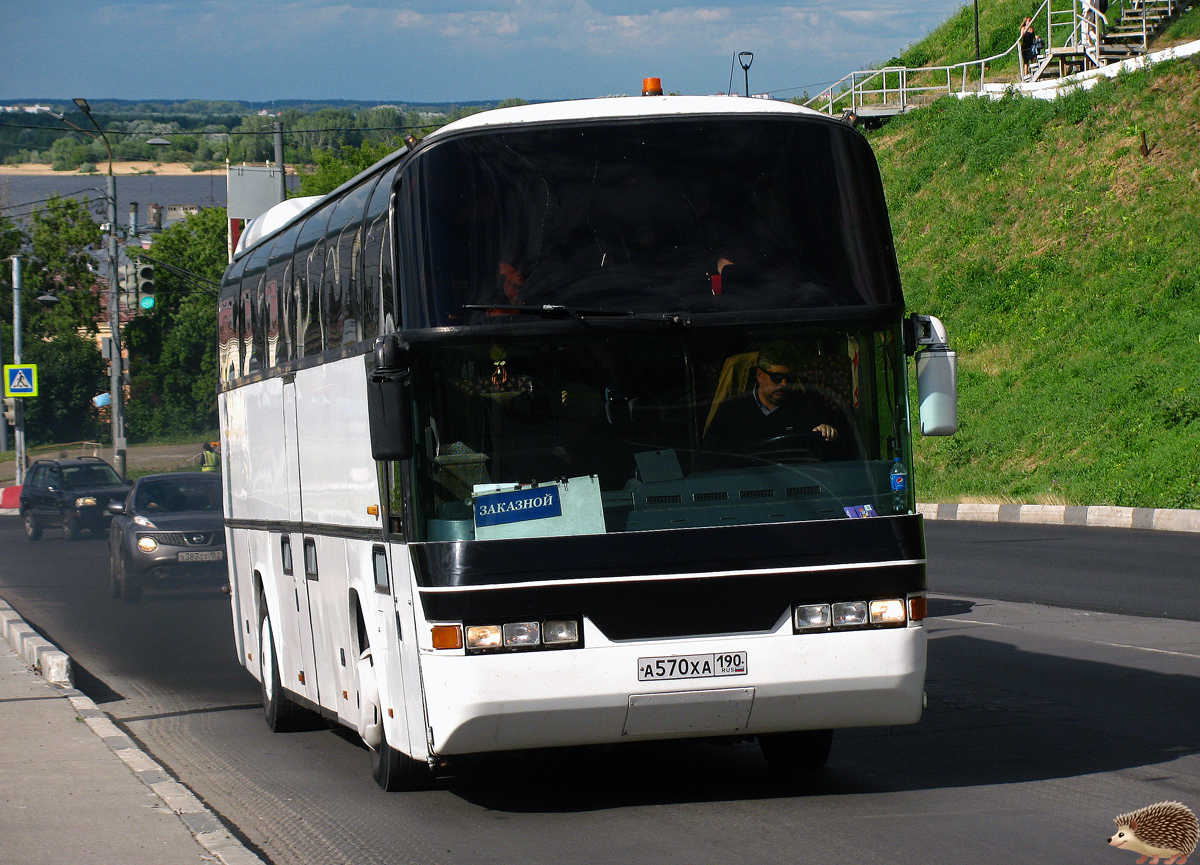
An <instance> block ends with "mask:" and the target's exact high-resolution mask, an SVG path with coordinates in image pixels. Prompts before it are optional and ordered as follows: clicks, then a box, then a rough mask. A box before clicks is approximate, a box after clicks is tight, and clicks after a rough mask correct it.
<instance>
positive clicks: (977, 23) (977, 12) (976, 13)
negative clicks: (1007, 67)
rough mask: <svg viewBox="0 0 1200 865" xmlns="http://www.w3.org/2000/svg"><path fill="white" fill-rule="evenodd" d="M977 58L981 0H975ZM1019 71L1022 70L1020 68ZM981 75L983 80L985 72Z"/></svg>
mask: <svg viewBox="0 0 1200 865" xmlns="http://www.w3.org/2000/svg"><path fill="white" fill-rule="evenodd" d="M1047 38H1049V37H1047ZM975 59H976V60H978V59H979V0H975ZM1018 65H1019V64H1018ZM1017 71H1018V72H1020V70H1019V69H1018V70H1017ZM979 77H980V80H982V79H983V74H982V73H980V76H979Z"/></svg>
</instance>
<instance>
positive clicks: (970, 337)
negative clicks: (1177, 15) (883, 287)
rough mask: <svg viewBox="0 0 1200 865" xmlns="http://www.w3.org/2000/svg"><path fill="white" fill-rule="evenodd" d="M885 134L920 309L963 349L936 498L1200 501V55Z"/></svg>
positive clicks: (928, 491) (935, 455)
mask: <svg viewBox="0 0 1200 865" xmlns="http://www.w3.org/2000/svg"><path fill="white" fill-rule="evenodd" d="M1143 133H1145V141H1146V143H1147V145H1148V147H1149V152H1148V154H1146V155H1143V154H1142V153H1141V147H1142V140H1143V139H1142V135H1143ZM868 134H869V135H870V137H871V140H872V144H873V146H874V147H875V150H876V152H877V154H878V156H879V159H880V164H881V169H882V172H883V177H884V184H885V187H886V190H887V195H888V201H889V205H890V207H891V210H892V220H893V230H894V232H895V236H896V241H897V252H898V256H899V260H900V267H901V273H902V276H903V278H904V285H905V291H906V295H907V299H908V304H909V307H910V308H911V309H912V310H914V311H921V312H925V313H930V314H934V315H937V316H939V317H941V318H942V320H943V321H945V322H946V324H947V327H948V328H949V330H950V334H951V340H952V342H953V344H954V346H955V347H956V348H957V349H958V351H959V353H960V397H961V401H960V418H961V421H962V428H961V430H960V432H959V433H958V435H957V436H955V437H953V438H950V439H924V440H922V441H920V442H919V443H918V446H917V466H916V469H917V482H918V485H919V487H918V488H919V489H920V498H921V499H922V500H925V501H955V500H959V501H969V500H993V501H994V500H1000V501H1020V502H1034V503H1038V502H1040V503H1069V504H1115V505H1126V506H1144V507H1192V508H1195V507H1200V145H1198V143H1197V138H1198V135H1200V61H1196V60H1191V61H1176V62H1172V63H1169V64H1161V65H1159V66H1157V67H1155V68H1153V69H1151V70H1146V71H1142V72H1138V73H1134V74H1130V75H1123V76H1121V77H1119V78H1118V79H1116V80H1115V81H1111V82H1106V83H1104V84H1101V85H1099V86H1098V87H1096V88H1095V89H1094V90H1092V91H1078V92H1076V93H1074V94H1073V95H1070V96H1068V97H1065V98H1062V99H1059V100H1057V101H1055V102H1043V101H1040V100H1033V99H1027V98H1020V97H1011V98H1007V99H1004V100H1002V101H1000V102H987V101H984V100H977V99H968V100H963V101H959V100H956V99H943V100H941V101H939V102H937V103H935V104H934V105H933V106H931V107H929V108H925V109H922V110H919V111H915V112H913V113H911V114H909V115H907V116H906V117H903V118H898V119H897V120H895V121H892V122H891V123H889V124H887V125H886V126H884V127H883V128H882V129H879V130H877V131H874V132H871V133H868Z"/></svg>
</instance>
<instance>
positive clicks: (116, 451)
mask: <svg viewBox="0 0 1200 865" xmlns="http://www.w3.org/2000/svg"><path fill="white" fill-rule="evenodd" d="M75 104H76V105H77V106H78V107H79V110H80V111H82V112H83V113H84V114H86V115H87V118H88V120H90V121H92V125H93V126H95V127H96V131H97V132H99V133H100V138H101V140H102V141H103V142H104V147H105V149H106V150H108V188H107V193H108V327H109V330H110V331H111V332H112V335H111V338H110V341H109V345H110V346H111V347H112V364H111V369H110V370H109V379H108V386H109V391H110V396H111V398H112V406H111V408H110V411H111V412H112V440H113V468H114V469H116V472H117V474H118V475H120V476H121V478H122V480H123V479H124V478H125V412H124V408H123V407H124V404H125V388H124V386H123V385H124V381H123V375H122V372H123V370H122V367H123V364H122V362H121V304H120V297H121V294H120V291H121V288H120V285H119V284H118V274H117V179H116V178H115V177H113V159H112V146H111V145H110V144H109V143H108V136H107V135H105V134H104V130H103V129H101V128H100V124H99V123H97V122H96V118H95V117H93V116H92V109H91V106H90V105H88V102H87V100H86V99H76V100H75Z"/></svg>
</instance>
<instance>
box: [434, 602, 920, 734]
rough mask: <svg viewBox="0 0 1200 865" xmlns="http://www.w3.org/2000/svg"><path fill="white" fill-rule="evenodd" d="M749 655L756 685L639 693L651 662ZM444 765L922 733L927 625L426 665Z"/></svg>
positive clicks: (718, 681) (646, 687)
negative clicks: (602, 749) (810, 735)
mask: <svg viewBox="0 0 1200 865" xmlns="http://www.w3.org/2000/svg"><path fill="white" fill-rule="evenodd" d="M730 652H741V653H743V654H744V655H745V658H746V672H745V674H744V675H728V676H709V677H704V678H688V679H667V680H658V681H639V670H640V669H642V668H643V667H644V664H645V660H646V659H648V658H671V657H680V656H684V655H688V656H692V655H706V654H713V653H730ZM423 655H424V656H423V658H422V667H423V672H424V683H425V688H426V707H427V712H428V721H429V726H430V731H431V739H432V744H433V751H434V752H435V753H437V754H440V755H447V756H449V755H454V754H473V753H485V752H489V751H505V750H517V749H525V748H546V747H559V746H571V745H596V744H605V743H613V742H629V741H645V740H656V739H678V738H689V737H713V736H755V735H758V734H760V733H774V732H786V731H793V730H818V729H834V728H840V727H873V726H891V725H897V724H912V723H916V722H917V721H918V720H919V719H920V717H921V710H922V701H923V692H924V686H925V655H926V634H925V629H924V628H923V627H921V626H920V625H913V624H910V625H908V626H907V627H901V628H892V629H880V630H864V631H854V632H842V633H836V632H834V633H820V634H807V635H793V634H791V633H790V632H789V633H786V634H780V633H775V634H767V635H763V634H757V635H751V636H734V637H704V638H697V639H687V640H668V641H654V642H640V641H639V642H637V643H620V644H617V643H606V644H603V645H593V644H592V642H591V641H589V642H588V645H587V647H586V648H581V649H565V650H556V651H531V652H520V653H516V652H514V653H506V654H495V655H462V654H458V655H447V654H441V653H438V652H429V651H427V652H425V653H423Z"/></svg>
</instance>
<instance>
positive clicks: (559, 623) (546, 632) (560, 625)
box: [542, 619, 579, 646]
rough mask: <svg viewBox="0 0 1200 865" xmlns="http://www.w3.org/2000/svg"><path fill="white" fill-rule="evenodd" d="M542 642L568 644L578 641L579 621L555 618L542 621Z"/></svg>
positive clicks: (550, 644)
mask: <svg viewBox="0 0 1200 865" xmlns="http://www.w3.org/2000/svg"><path fill="white" fill-rule="evenodd" d="M542 642H543V643H545V644H546V645H547V646H569V645H572V644H574V643H578V642H579V622H576V621H574V620H573V619H556V620H554V621H549V622H542Z"/></svg>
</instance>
